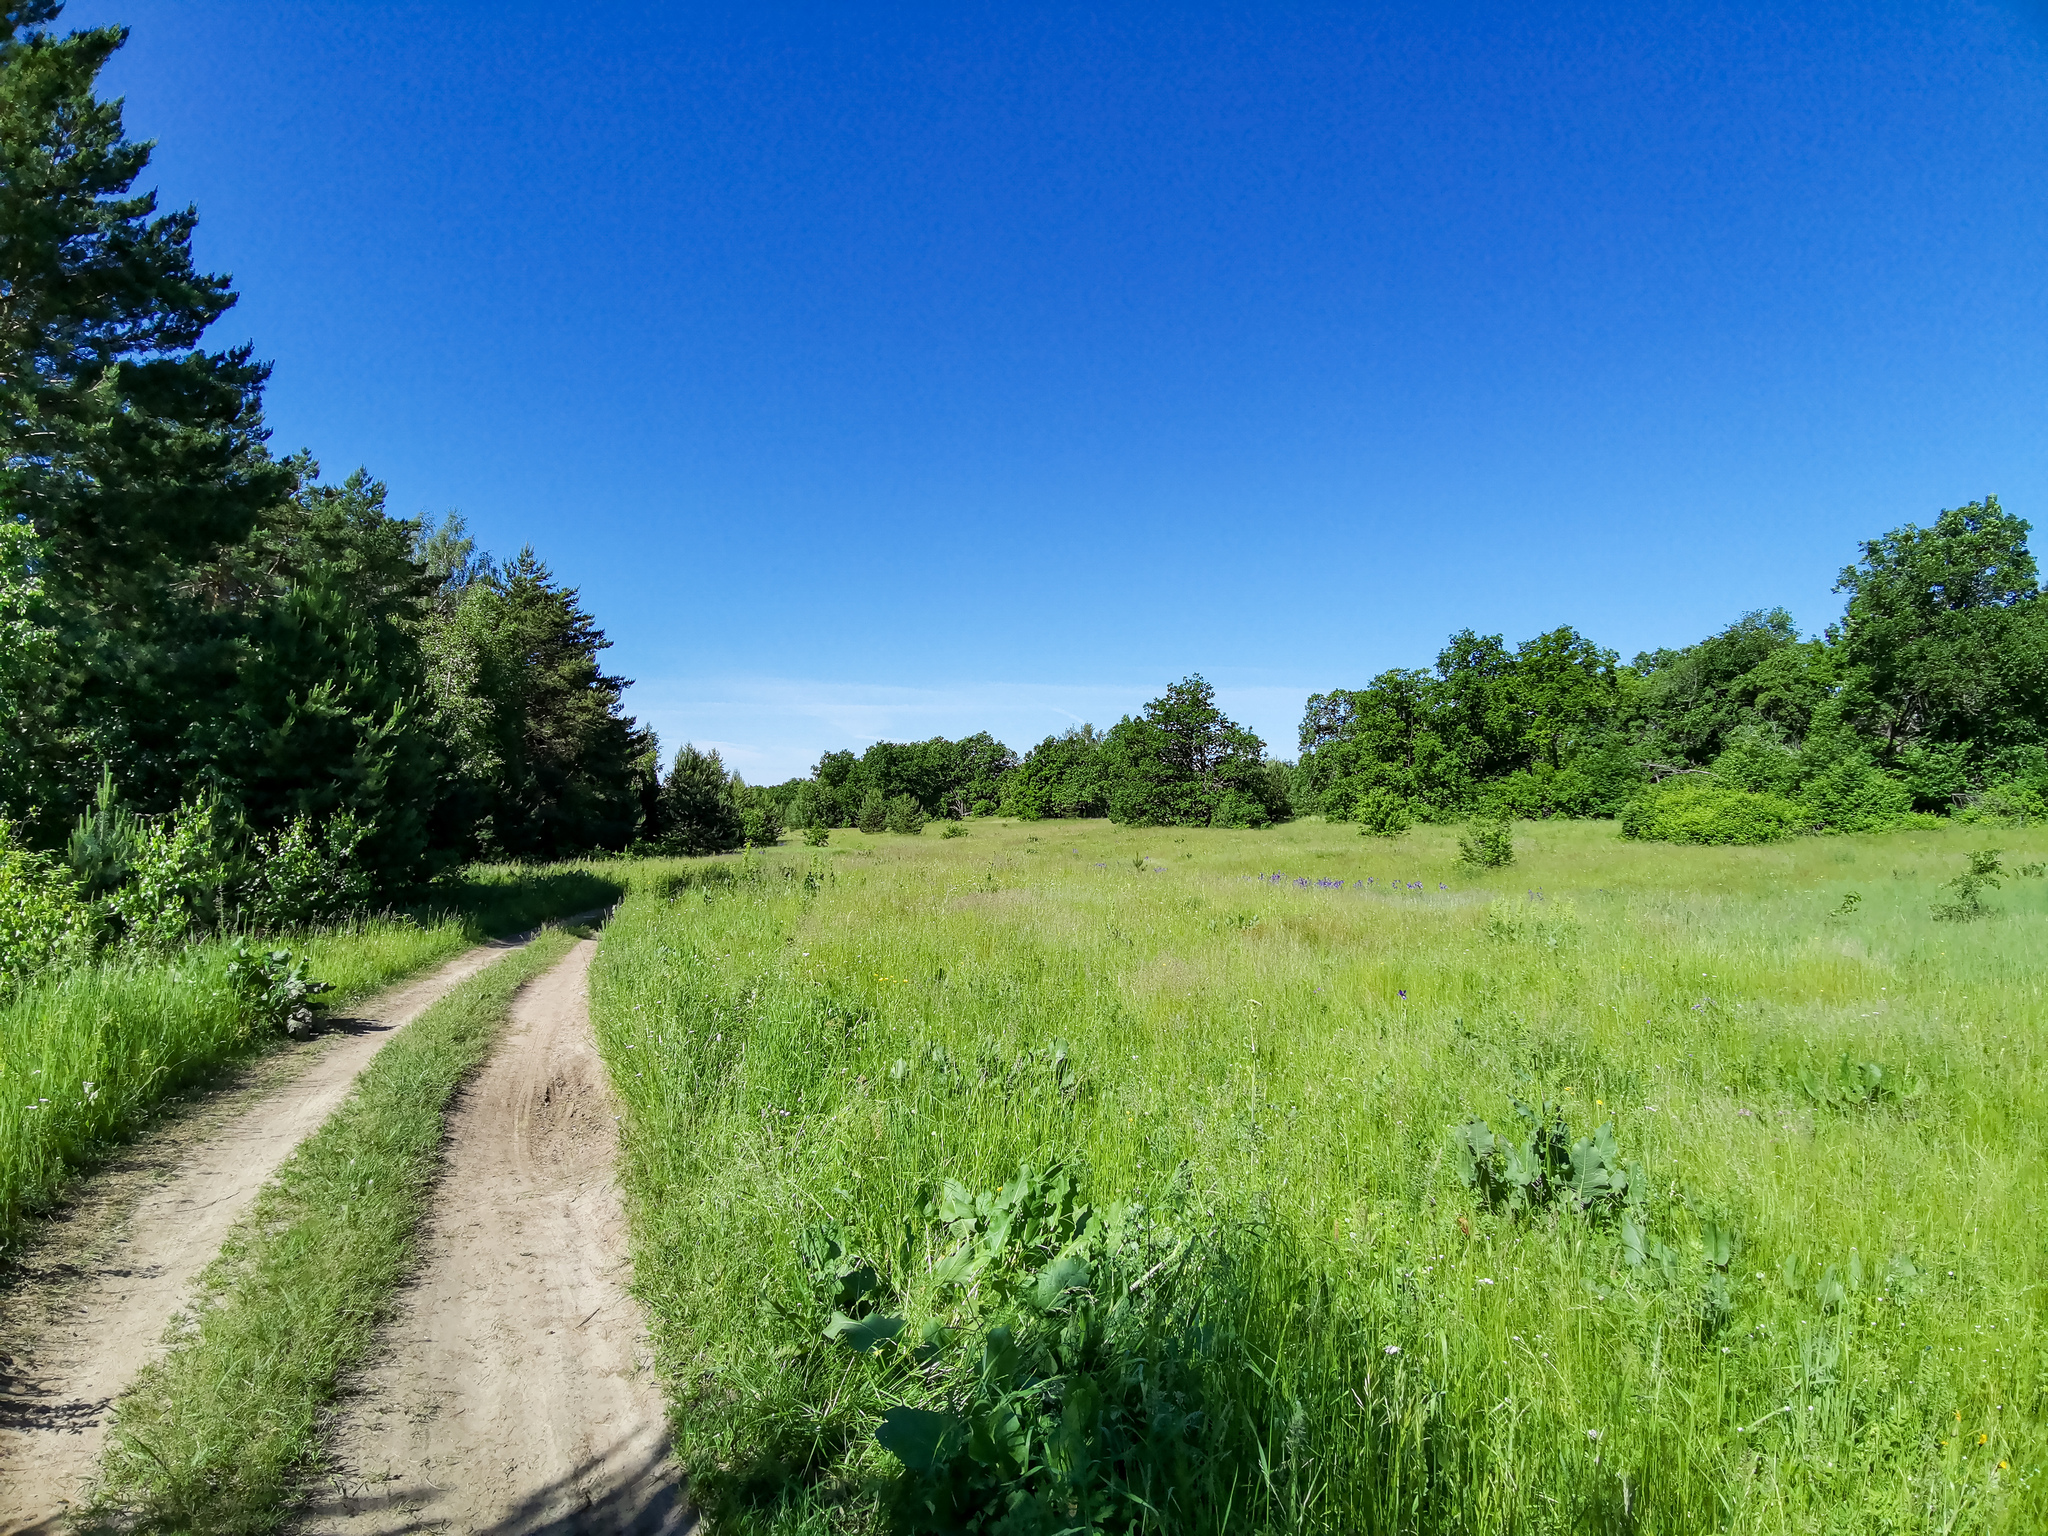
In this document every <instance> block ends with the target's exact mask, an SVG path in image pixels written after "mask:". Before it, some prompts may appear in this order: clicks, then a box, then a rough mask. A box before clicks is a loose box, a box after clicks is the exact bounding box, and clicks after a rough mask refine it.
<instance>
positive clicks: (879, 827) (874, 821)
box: [853, 789, 889, 836]
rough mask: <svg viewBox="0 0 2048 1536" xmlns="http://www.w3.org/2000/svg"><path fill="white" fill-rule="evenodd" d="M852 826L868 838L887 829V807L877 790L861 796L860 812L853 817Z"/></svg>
mask: <svg viewBox="0 0 2048 1536" xmlns="http://www.w3.org/2000/svg"><path fill="white" fill-rule="evenodd" d="M853 824H854V825H855V826H856V827H858V828H860V830H861V831H863V832H865V833H867V834H868V835H869V836H873V835H874V834H875V833H877V832H883V831H886V830H887V829H888V826H889V807H888V804H887V802H885V801H884V800H883V799H882V792H881V791H880V790H879V789H871V790H869V791H868V792H867V793H866V794H865V795H863V796H861V801H860V810H859V812H858V813H857V814H856V815H855V816H854V818H853Z"/></svg>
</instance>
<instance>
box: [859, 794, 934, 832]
mask: <svg viewBox="0 0 2048 1536" xmlns="http://www.w3.org/2000/svg"><path fill="white" fill-rule="evenodd" d="M863 814H865V808H863ZM924 821H925V817H924V808H923V807H922V806H920V805H919V804H918V803H917V801H916V800H915V799H914V798H913V797H912V796H910V795H897V796H895V797H893V798H892V799H891V800H890V801H889V803H888V805H887V807H886V808H885V809H884V811H883V815H882V824H883V825H884V826H885V827H887V828H888V830H889V831H891V832H901V833H903V834H905V835H907V836H910V837H915V836H917V835H918V834H919V833H920V832H922V831H924ZM861 830H862V831H866V830H867V829H866V828H865V827H863V828H862V829H861Z"/></svg>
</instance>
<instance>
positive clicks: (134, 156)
mask: <svg viewBox="0 0 2048 1536" xmlns="http://www.w3.org/2000/svg"><path fill="white" fill-rule="evenodd" d="M59 9H60V7H59V6H58V5H57V4H56V3H55V0H15V3H12V4H7V5H4V6H0V503H4V506H5V515H6V516H7V517H8V519H9V520H10V521H12V522H14V523H17V524H26V525H27V526H29V527H31V528H33V530H34V531H35V534H36V536H37V539H38V541H39V544H40V558H41V571H42V573H43V575H44V577H45V587H46V591H45V596H46V598H47V600H48V602H49V605H50V612H51V614H52V616H53V619H54V623H55V629H56V632H57V637H58V643H59V647H60V650H59V655H60V658H61V660H60V666H59V668H58V670H57V675H56V676H55V677H53V678H52V679H51V682H52V694H53V696H54V697H53V707H54V708H55V711H56V713H57V714H58V716H59V718H60V721H61V724H62V726H63V728H64V730H65V733H66V734H65V739H66V741H67V742H68V744H69V747H70V752H69V760H68V761H66V762H63V763H53V764H48V765H46V773H45V776H44V780H43V782H41V783H40V784H39V785H38V786H37V788H38V791H39V795H38V798H39V799H40V801H41V803H42V804H43V806H44V809H45V811H46V812H47V813H48V814H49V815H50V816H51V817H53V818H55V819H57V820H63V819H65V818H66V817H67V816H68V814H69V812H70V811H71V810H72V809H74V808H75V805H76V804H77V803H79V802H81V801H82V799H83V797H84V795H85V794H86V793H87V792H88V789H89V781H90V780H91V779H94V778H96V777H97V770H96V769H94V768H92V767H91V765H90V760H91V759H100V760H102V761H106V762H111V763H113V764H115V766H116V770H117V773H118V774H119V776H120V777H121V779H122V780H123V782H124V783H125V784H131V785H134V786H137V787H138V788H139V789H140V791H141V794H142V801H143V803H144V804H145V805H146V806H150V807H152V808H159V809H161V808H164V807H165V806H166V805H167V804H168V803H170V802H172V801H174V800H175V799H176V798H177V795H178V792H179V788H180V780H181V778H182V776H183V775H182V772H181V764H180V761H179V756H180V738H181V737H182V734H183V727H184V724H185V722H186V720H187V718H188V715H189V711H190V706H191V704H192V703H193V701H194V699H195V697H196V696H197V695H198V693H199V692H200V691H201V690H202V689H203V688H204V687H205V685H206V677H207V674H208V672H209V670H210V666H211V664H212V663H214V662H215V661H217V659H218V650H219V647H220V646H221V644H222V643H223V641H222V639H221V637H220V636H218V635H215V634H210V633H208V626H207V625H206V624H205V622H204V618H203V607H204V605H203V601H202V600H201V599H200V598H197V597H195V596H194V595H193V594H191V593H190V592H188V591H187V590H185V589H184V588H183V586H182V585H181V583H180V582H179V579H178V578H179V576H180V574H181V572H182V570H183V569H184V568H185V567H187V566H189V565H190V564H192V563H194V562H198V561H204V560H207V559H210V558H212V557H214V556H215V555H216V554H217V553H218V552H219V551H220V550H221V549H223V548H224V547H226V546H228V545H230V544H233V543H235V542H236V541H238V540H240V539H242V538H244V537H245V536H246V535H247V534H248V533H249V531H250V529H251V528H253V527H254V525H255V522H256V519H257V516H258V514H259V513H260V512H261V511H262V509H263V508H264V507H266V506H268V505H270V504H272V503H274V502H275V501H276V500H277V499H278V498H279V497H280V496H282V495H283V493H284V491H285V489H286V487H287V485H288V483H289V473H288V471H286V470H285V469H284V467H283V466H280V465H278V464H275V463H273V462H272V461H271V460H270V459H269V457H268V455H267V454H266V453H265V451H264V447H263V443H264V430H263V424H262V414H261V392H262V385H263V380H264V376H265V372H266V369H265V368H264V367H263V365H261V364H258V363H256V362H254V361H253V360H252V358H251V355H250V350H249V349H248V348H247V347H240V348H233V349H230V350H227V351H208V350H206V349H205V348H203V347H202V346H201V344H200V343H201V338H202V336H203V335H204V333H205V332H206V330H207V328H208V327H209V326H211V325H212V324H213V323H214V322H215V321H216V320H218V319H219V318H220V316H221V315H222V314H223V313H225V312H226V310H227V309H228V308H229V306H230V305H232V304H233V303H234V300H235V295H234V293H233V292H232V291H231V289H230V287H229V282H228V279H227V278H226V277H223V276H219V275H214V274H207V273H202V272H200V271H199V270H198V269H197V268H196V267H195V266H194V265H193V261H192V249H191V242H192V230H193V226H194V224H195V222H196V217H197V216H196V214H195V213H194V211H193V210H192V209H190V208H185V209H182V210H179V211H175V212H172V213H159V212H158V211H157V205H156V197H155V194H154V193H152V192H148V191H137V190H136V188H135V183H136V180H137V178H138V177H139V176H140V175H141V174H142V172H143V171H144V170H145V169H146V168H147V166H148V164H149V157H150V150H151V146H150V145H149V144H147V143H138V142H136V141H134V140H131V139H129V138H128V137H127V136H126V134H125V133H124V131H123V128H122V122H121V107H120V103H119V102H116V101H103V100H101V99H99V98H97V97H96V96H95V95H94V87H95V85H96V83H97V80H98V77H99V74H100V71H101V70H102V68H104V67H105V65H106V62H107V60H108V58H109V57H111V55H112V54H113V53H114V51H115V50H116V49H118V48H119V47H120V46H121V44H122V43H123V42H124V41H125V40H126V37H127V34H126V32H125V30H124V29H121V28H118V27H99V28H94V29H91V30H88V31H82V32H73V33H71V34H69V35H68V36H63V37H59V36H57V35H56V34H54V33H53V32H51V31H50V30H49V25H50V23H51V22H53V21H54V20H55V19H56V17H57V14H58V11H59Z"/></svg>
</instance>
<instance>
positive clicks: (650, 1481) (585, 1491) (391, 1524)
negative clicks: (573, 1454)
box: [291, 1449, 697, 1536]
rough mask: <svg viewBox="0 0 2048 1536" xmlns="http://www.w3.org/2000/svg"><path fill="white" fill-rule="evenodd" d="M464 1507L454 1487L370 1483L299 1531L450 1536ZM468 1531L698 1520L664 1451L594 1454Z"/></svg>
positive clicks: (646, 1534)
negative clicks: (621, 1457) (631, 1459)
mask: <svg viewBox="0 0 2048 1536" xmlns="http://www.w3.org/2000/svg"><path fill="white" fill-rule="evenodd" d="M456 1502H458V1496H456V1495H455V1494H454V1491H453V1490H451V1489H447V1488H433V1487H420V1486H417V1485H415V1486H411V1487H398V1488H391V1487H389V1486H387V1487H385V1488H383V1489H380V1490H379V1491H377V1492H370V1491H368V1486H367V1485H365V1491H364V1492H362V1493H355V1494H351V1493H346V1492H343V1491H340V1490H337V1489H330V1490H329V1491H327V1492H326V1493H325V1494H323V1495H322V1496H320V1497H317V1498H315V1499H314V1500H312V1501H311V1502H310V1503H309V1504H308V1505H307V1506H306V1507H305V1508H304V1509H303V1510H301V1512H300V1517H299V1519H297V1520H296V1521H294V1522H292V1524H291V1528H292V1529H294V1530H299V1531H311V1532H324V1531H347V1532H351V1533H356V1532H360V1533H364V1536H368V1533H370V1532H375V1533H376V1536H414V1533H426V1532H442V1531H447V1530H448V1529H449V1528H450V1525H451V1523H452V1522H453V1521H454V1520H455V1519H456V1511H455V1510H454V1509H453V1508H452V1507H450V1506H452V1505H454V1504H455V1503H456ZM380 1516H382V1517H383V1518H379V1517H380ZM462 1529H464V1530H465V1531H467V1532H470V1533H472V1536H689V1533H690V1532H693V1531H695V1530H696V1529H697V1517H696V1515H695V1513H694V1512H692V1510H691V1509H690V1506H689V1501H688V1500H687V1499H686V1498H685V1497H684V1494H683V1486H682V1482H681V1480H680V1479H679V1478H678V1477H677V1475H676V1470H675V1466H674V1464H673V1463H671V1462H670V1460H669V1457H668V1452H667V1450H666V1449H663V1450H659V1451H656V1452H655V1453H654V1454H652V1455H649V1456H646V1457H643V1458H642V1459H641V1460H640V1461H639V1462H638V1463H636V1464H624V1465H622V1464H620V1463H619V1462H617V1461H616V1460H615V1459H614V1457H613V1456H611V1455H603V1456H593V1457H591V1458H590V1459H589V1460H588V1461H586V1462H584V1463H583V1464H582V1465H581V1466H579V1467H576V1468H575V1469H574V1470H572V1471H570V1472H568V1473H566V1474H564V1475H563V1476H561V1477H559V1478H557V1479H555V1480H554V1481H553V1482H551V1483H548V1484H546V1485H544V1486H542V1487H539V1488H536V1489H534V1490H533V1491H531V1492H530V1493H528V1494H527V1495H526V1496H525V1497H524V1498H522V1499H521V1500H520V1501H519V1503H518V1504H517V1505H515V1506H514V1507H513V1508H512V1510H511V1511H510V1512H508V1513H507V1514H505V1515H503V1516H501V1517H500V1518H499V1519H497V1520H495V1521H493V1522H491V1523H490V1524H488V1525H480V1524H475V1523H472V1521H470V1520H466V1521H464V1522H463V1525H462Z"/></svg>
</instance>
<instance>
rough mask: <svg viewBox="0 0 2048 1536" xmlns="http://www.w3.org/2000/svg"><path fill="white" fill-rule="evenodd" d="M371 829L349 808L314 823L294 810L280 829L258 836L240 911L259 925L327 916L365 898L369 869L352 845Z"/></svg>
mask: <svg viewBox="0 0 2048 1536" xmlns="http://www.w3.org/2000/svg"><path fill="white" fill-rule="evenodd" d="M369 831H370V829H369V828H368V827H366V826H364V825H363V824H362V823H361V822H360V821H358V820H356V818H355V814H354V813H353V812H351V811H343V812H342V813H341V814H340V815H338V816H334V817H331V818H329V820H328V822H327V825H326V826H325V827H323V828H317V829H316V828H315V827H314V825H313V821H312V818H310V817H307V816H294V817H293V818H292V819H291V821H290V822H289V823H288V824H287V825H286V826H285V828H284V830H283V831H281V832H274V833H272V834H271V835H270V836H268V837H265V838H260V839H258V841H257V844H256V854H255V858H254V859H253V860H252V861H251V871H250V876H249V878H248V880H247V881H246V882H245V883H244V884H243V886H242V890H241V901H240V904H239V905H240V908H241V915H242V917H243V918H245V919H246V920H247V921H248V922H249V923H251V924H252V925H254V926H255V927H257V928H261V929H278V928H293V927H300V926H303V925H304V924H307V923H319V922H331V921H333V920H334V919H335V918H338V917H341V916H344V915H345V914H347V913H350V912H356V911H360V910H361V909H362V907H363V905H364V904H365V903H366V902H367V901H368V900H369V898H370V892H371V880H370V873H369V871H368V870H367V869H365V868H364V867H363V866H362V865H361V863H359V862H358V861H357V859H356V850H357V849H358V848H360V847H361V846H362V843H363V839H364V838H365V837H367V836H369Z"/></svg>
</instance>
